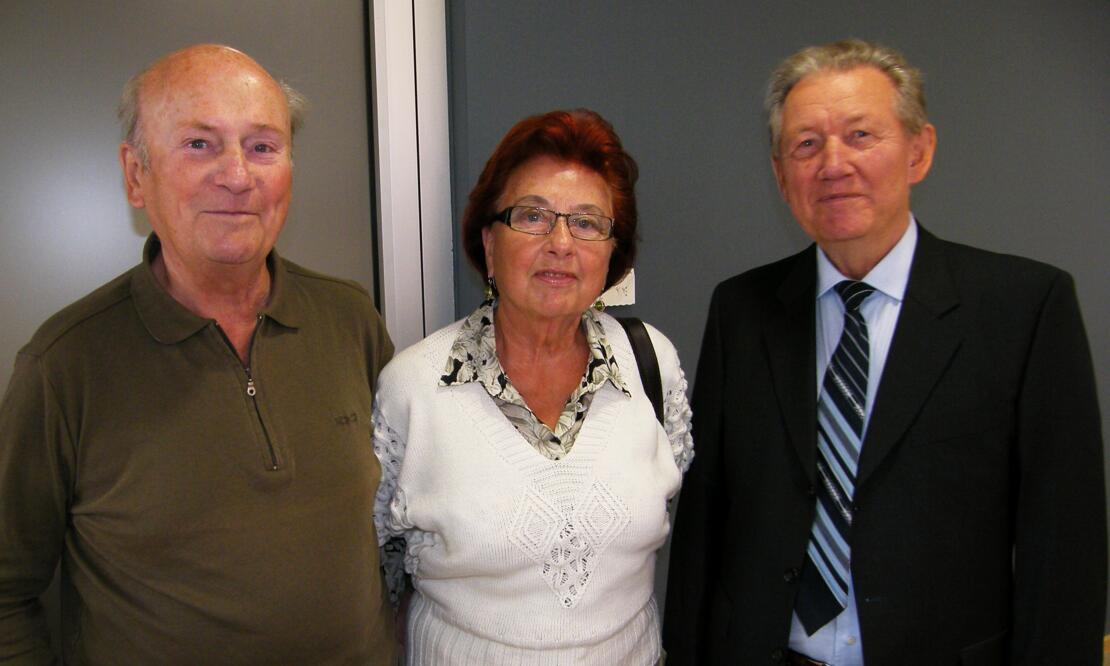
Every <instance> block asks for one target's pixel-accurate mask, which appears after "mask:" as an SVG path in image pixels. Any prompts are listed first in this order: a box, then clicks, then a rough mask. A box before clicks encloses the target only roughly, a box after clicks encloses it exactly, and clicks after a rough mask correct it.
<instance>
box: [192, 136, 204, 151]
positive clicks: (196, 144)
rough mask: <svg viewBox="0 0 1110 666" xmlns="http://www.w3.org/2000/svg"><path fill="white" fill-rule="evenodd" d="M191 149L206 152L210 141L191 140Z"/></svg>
mask: <svg viewBox="0 0 1110 666" xmlns="http://www.w3.org/2000/svg"><path fill="white" fill-rule="evenodd" d="M189 147H190V148H192V149H193V150H204V149H205V148H207V147H208V141H206V140H204V139H190V140H189Z"/></svg>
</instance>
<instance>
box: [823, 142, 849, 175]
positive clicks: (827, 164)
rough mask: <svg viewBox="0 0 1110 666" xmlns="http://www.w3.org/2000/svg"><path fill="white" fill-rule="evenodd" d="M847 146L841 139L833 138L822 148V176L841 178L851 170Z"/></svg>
mask: <svg viewBox="0 0 1110 666" xmlns="http://www.w3.org/2000/svg"><path fill="white" fill-rule="evenodd" d="M846 151H847V148H846V147H845V146H844V144H843V143H841V142H840V140H839V139H836V138H835V137H834V138H831V139H829V140H828V141H826V142H825V145H824V146H823V147H822V148H821V169H820V171H819V172H818V175H819V176H820V177H821V178H840V177H842V176H844V175H846V174H847V173H848V172H849V170H850V164H849V163H848V155H847V152H846Z"/></svg>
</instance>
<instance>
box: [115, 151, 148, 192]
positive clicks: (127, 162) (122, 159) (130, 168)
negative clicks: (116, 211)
mask: <svg viewBox="0 0 1110 666" xmlns="http://www.w3.org/2000/svg"><path fill="white" fill-rule="evenodd" d="M119 166H120V169H122V170H123V187H124V190H125V191H126V192H127V202H128V203H129V204H131V205H132V206H133V207H135V208H143V207H145V206H146V200H145V199H144V198H143V186H142V181H141V180H140V178H139V177H140V176H141V175H142V174H143V172H145V171H146V167H145V166H143V160H142V158H141V157H140V156H139V151H138V150H137V149H136V148H135V146H132V145H131V144H129V143H127V142H126V141H124V142H123V143H121V144H120V145H119Z"/></svg>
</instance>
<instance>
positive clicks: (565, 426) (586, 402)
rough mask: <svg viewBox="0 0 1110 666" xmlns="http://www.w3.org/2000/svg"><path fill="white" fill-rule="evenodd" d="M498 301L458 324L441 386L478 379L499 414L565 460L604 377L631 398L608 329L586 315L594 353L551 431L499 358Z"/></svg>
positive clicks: (539, 448) (532, 441)
mask: <svg viewBox="0 0 1110 666" xmlns="http://www.w3.org/2000/svg"><path fill="white" fill-rule="evenodd" d="M494 305H495V304H494V301H486V302H485V303H483V304H482V305H481V306H479V307H478V309H477V310H475V311H474V312H472V313H471V314H470V316H469V317H467V318H466V320H465V321H464V322H463V324H462V328H461V329H459V334H458V336H457V337H456V338H455V342H454V344H453V345H452V346H451V352H450V354H448V359H447V365H446V367H444V369H443V376H442V377H440V379H439V385H440V386H455V385H458V384H466V383H469V382H478V383H480V384H481V385H482V386H483V387H484V388H485V389H486V392H487V393H489V395H490V397H491V398H493V401H494V402H495V403H496V404H497V406H498V408H500V409H501V413H502V414H504V415H505V417H506V418H507V419H509V421H510V422H511V423H512V424H513V426H514V427H515V428H516V429H517V431H518V432H520V434H521V435H522V436H523V437H524V439H525V440H527V441H528V443H530V444H531V445H532V446H533V447H535V449H536V450H537V451H539V452H540V453H541V454H542V455H544V456H546V457H547V458H550V459H551V460H561V459H562V458H563V457H565V456H566V455H567V454H568V453H570V450H571V447H573V446H574V440H575V437H577V435H578V431H579V430H581V428H582V422H583V421H584V420H585V418H586V411H587V410H588V409H589V408H590V403H592V402H593V397H594V393H596V392H597V390H598V389H599V388H601V387H602V386H603V385H604V384H605V382H609V383H611V384H612V385H613V387H614V388H616V389H618V390H620V391H622V392H623V393H624V394H625V395H627V396H629V397H631V396H632V394H631V393H630V392H629V390H628V387H627V386H625V384H624V381H623V380H622V379H621V373H620V369H619V368H618V367H617V363H616V360H615V359H614V358H613V350H612V349H610V347H609V343H608V342H607V341H606V340H605V332H604V329H603V328H602V326H601V322H600V321H598V319H597V315H596V314H595V313H594V311H593V310H592V309H587V310H586V312H584V313H583V314H582V328H583V330H584V332H585V334H586V345H587V346H588V347H589V350H590V355H589V358H588V360H587V362H586V372H585V373H584V374H583V375H582V381H580V382H579V383H578V386H577V387H575V389H574V391H573V392H572V393H571V394H570V397H569V398H568V399H567V404H566V406H565V407H563V412H562V414H560V415H559V419H558V421H556V422H555V429H554V430H551V429H550V428H548V427H547V425H546V424H544V423H543V422H542V421H540V420H539V419H538V418H536V415H535V414H533V413H532V410H531V409H529V408H528V405H526V404H525V403H524V398H523V397H521V395H520V393H518V392H517V390H516V388H515V387H514V386H513V384H512V382H511V381H509V377H508V375H506V374H505V370H504V369H503V368H502V367H501V362H500V361H499V360H498V359H497V342H496V338H495V337H494V330H493V310H494Z"/></svg>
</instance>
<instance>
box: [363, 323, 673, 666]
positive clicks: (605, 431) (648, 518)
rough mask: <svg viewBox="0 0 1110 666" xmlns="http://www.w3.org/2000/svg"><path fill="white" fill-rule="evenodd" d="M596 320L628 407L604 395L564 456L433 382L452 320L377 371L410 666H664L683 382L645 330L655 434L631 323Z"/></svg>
mask: <svg viewBox="0 0 1110 666" xmlns="http://www.w3.org/2000/svg"><path fill="white" fill-rule="evenodd" d="M601 320H602V322H603V325H604V327H605V335H606V338H607V339H608V341H609V344H610V346H611V347H612V350H613V354H614V357H615V358H616V362H617V365H618V367H620V368H621V370H622V373H621V374H622V376H623V378H624V381H625V383H626V384H627V386H628V388H629V389H630V391H631V392H632V398H629V397H628V396H626V395H624V394H623V393H622V392H621V391H619V390H617V389H616V388H614V387H613V386H612V385H611V384H606V385H604V386H603V387H602V388H601V389H600V390H599V391H598V392H597V394H596V396H595V398H594V400H593V404H592V405H591V406H590V409H589V412H588V413H587V416H586V421H585V422H584V424H583V426H582V429H581V431H580V432H579V433H578V436H577V438H576V440H575V444H574V448H573V449H572V450H571V451H570V453H569V454H568V455H567V457H566V458H564V459H563V460H559V461H553V460H550V459H548V458H545V457H544V456H542V455H540V453H539V452H537V451H536V450H535V449H534V448H533V447H532V446H530V445H529V444H528V443H527V442H526V441H525V440H524V439H523V438H522V437H521V435H520V434H519V433H518V432H517V431H516V430H515V428H514V427H513V426H512V424H511V423H510V422H509V421H508V420H507V419H506V418H505V417H504V416H503V415H502V413H501V412H500V410H499V409H498V407H497V405H496V404H495V403H494V402H493V400H492V399H491V398H490V397H489V395H488V394H487V393H486V392H485V389H484V388H483V387H482V385H481V384H479V383H477V382H475V383H469V384H463V385H459V386H451V387H441V386H439V377H440V375H441V374H442V373H443V368H444V364H445V362H446V360H447V354H448V351H449V350H450V348H451V344H452V342H454V339H455V337H456V335H457V333H458V328H459V322H456V323H455V324H452V325H450V326H448V327H446V328H444V329H442V330H440V331H438V332H436V333H433V334H432V335H431V336H429V337H428V338H426V339H425V340H423V341H422V342H420V343H418V344H416V345H414V346H413V347H410V348H408V349H406V350H405V351H403V352H402V353H400V354H399V355H398V356H397V357H396V358H395V359H394V360H393V361H392V362H391V363H390V364H389V365H388V366H386V368H385V369H384V370H383V371H382V374H381V376H380V379H379V386H378V390H377V391H376V402H375V409H374V426H375V428H374V445H375V452H376V453H377V454H378V457H379V459H380V460H381V463H382V470H383V478H382V483H381V487H380V489H379V491H378V496H377V506H376V509H375V521H376V523H377V528H378V535H379V542H381V543H384V542H385V541H386V540H387V539H389V538H390V537H393V536H403V537H404V538H405V540H406V553H405V569H406V570H407V571H408V572H409V573H410V574H411V575H412V577H413V582H414V585H415V587H416V593H415V594H414V599H413V603H412V606H411V607H410V610H409V615H408V639H407V646H406V650H407V660H408V663H409V664H421V665H423V664H488V665H491V666H493V665H497V664H522V665H523V664H537V665H538V664H543V665H545V666H547V665H550V664H597V665H599V666H600V665H602V664H604V665H605V666H610V665H613V664H635V665H644V664H654V663H655V662H656V661H657V660H658V658H659V656H660V638H659V617H658V611H657V609H656V605H655V600H654V598H653V595H652V585H653V574H654V568H655V552H656V550H657V549H658V548H659V546H660V545H662V543H663V541H664V540H665V539H666V536H667V533H668V531H669V530H670V525H669V521H668V517H667V500H668V499H669V498H671V497H672V496H674V495H675V494H676V493H677V492H678V488H679V484H680V482H681V476H682V472H684V471H685V468H686V467H688V466H689V462H690V460H691V459H692V457H693V451H692V442H691V439H690V432H689V418H690V410H689V406H688V404H687V401H686V380H685V377H684V376H683V373H682V370H681V368H680V366H679V363H678V356H677V354H676V353H675V349H674V346H673V345H671V343H670V341H669V340H667V339H666V337H664V336H663V335H662V334H661V333H659V331H657V330H655V329H654V328H652V327H650V326H649V327H648V329H649V332H650V334H651V339H652V343H653V345H654V347H655V351H656V356H657V357H658V359H659V367H660V375H661V377H662V380H663V390H664V396H665V409H664V416H665V418H664V420H665V421H666V428H664V427H661V426H660V425H659V423H658V421H656V420H655V416H654V412H653V410H652V407H651V403H650V402H649V400H648V399H647V397H645V396H644V392H643V387H642V386H641V384H640V377H639V373H638V371H636V363H635V360H634V358H633V356H632V351H631V347H630V346H629V343H628V340H627V338H626V336H625V334H624V331H623V329H621V327H620V325H619V324H618V323H617V322H616V320H614V319H613V318H612V317H610V316H608V315H602V316H601Z"/></svg>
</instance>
